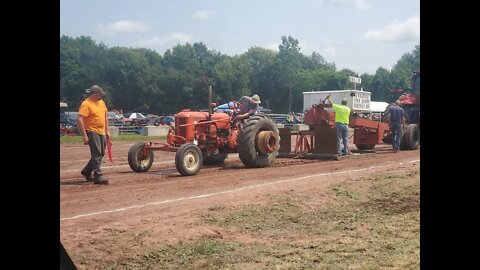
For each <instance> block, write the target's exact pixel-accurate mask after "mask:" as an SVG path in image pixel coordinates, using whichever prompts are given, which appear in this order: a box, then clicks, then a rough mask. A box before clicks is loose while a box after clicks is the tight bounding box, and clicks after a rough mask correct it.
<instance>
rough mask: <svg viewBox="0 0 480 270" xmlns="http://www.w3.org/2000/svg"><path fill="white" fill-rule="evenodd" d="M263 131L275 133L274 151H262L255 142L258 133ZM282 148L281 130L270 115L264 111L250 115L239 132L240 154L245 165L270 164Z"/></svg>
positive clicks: (262, 165)
mask: <svg viewBox="0 0 480 270" xmlns="http://www.w3.org/2000/svg"><path fill="white" fill-rule="evenodd" d="M261 131H272V132H274V133H275V146H274V151H273V152H271V153H266V154H265V153H262V152H260V151H259V148H258V146H257V145H256V143H255V141H256V140H255V137H256V135H257V134H258V133H259V132H261ZM279 148H280V136H279V131H278V128H277V126H276V125H275V123H274V122H273V121H272V119H271V118H270V117H268V116H267V115H266V114H264V113H257V114H255V115H252V116H250V118H248V119H247V121H246V123H245V124H243V126H242V129H241V130H240V133H239V134H238V156H239V157H240V160H241V161H242V163H243V165H245V166H246V167H248V168H262V167H267V166H270V165H271V164H272V163H273V162H274V161H275V158H276V157H277V156H278V149H279Z"/></svg>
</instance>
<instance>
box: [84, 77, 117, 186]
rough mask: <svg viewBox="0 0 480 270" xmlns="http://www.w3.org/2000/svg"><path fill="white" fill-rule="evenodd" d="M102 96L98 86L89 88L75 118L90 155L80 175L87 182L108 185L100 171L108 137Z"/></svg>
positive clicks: (108, 131)
mask: <svg viewBox="0 0 480 270" xmlns="http://www.w3.org/2000/svg"><path fill="white" fill-rule="evenodd" d="M104 96H105V91H103V89H102V88H101V87H100V86H98V85H94V86H92V87H90V89H89V91H88V97H87V99H85V100H84V101H83V102H82V104H81V105H80V109H79V111H78V117H77V127H78V131H79V132H80V135H82V136H83V144H85V145H87V144H88V146H89V147H90V155H91V158H90V160H89V161H88V163H87V165H86V166H85V167H84V168H83V170H82V171H81V174H82V175H83V176H84V177H85V179H87V181H93V183H94V184H108V180H107V179H105V178H103V176H102V170H101V165H102V158H103V156H104V155H105V148H106V145H107V136H110V130H109V127H108V117H107V111H108V109H107V106H106V105H105V102H104V101H103V100H102V98H103V97H104ZM92 173H93V177H92Z"/></svg>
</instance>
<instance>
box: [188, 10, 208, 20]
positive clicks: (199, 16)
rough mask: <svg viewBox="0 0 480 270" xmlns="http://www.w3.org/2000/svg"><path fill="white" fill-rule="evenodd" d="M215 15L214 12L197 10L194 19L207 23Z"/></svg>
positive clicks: (193, 15)
mask: <svg viewBox="0 0 480 270" xmlns="http://www.w3.org/2000/svg"><path fill="white" fill-rule="evenodd" d="M212 15H213V12H210V11H207V10H197V11H195V12H194V13H193V14H192V19H194V20H199V21H205V20H208V19H209V18H210V17H211V16H212Z"/></svg>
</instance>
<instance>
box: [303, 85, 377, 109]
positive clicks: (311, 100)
mask: <svg viewBox="0 0 480 270" xmlns="http://www.w3.org/2000/svg"><path fill="white" fill-rule="evenodd" d="M328 94H331V96H330V100H331V101H332V102H333V103H336V104H342V99H344V98H346V99H347V101H348V103H347V106H348V107H350V109H352V112H353V113H370V112H371V110H370V96H371V93H370V92H367V91H361V90H328V91H311V92H303V112H306V111H308V110H309V109H311V108H312V106H313V105H315V104H319V103H321V102H322V101H323V100H324V99H325V98H326V97H327V96H328Z"/></svg>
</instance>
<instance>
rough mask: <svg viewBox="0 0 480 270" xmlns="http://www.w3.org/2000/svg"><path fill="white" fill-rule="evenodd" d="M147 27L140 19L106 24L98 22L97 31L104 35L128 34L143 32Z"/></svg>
mask: <svg viewBox="0 0 480 270" xmlns="http://www.w3.org/2000/svg"><path fill="white" fill-rule="evenodd" d="M147 29H148V25H147V24H146V23H144V22H140V21H128V20H125V21H116V22H111V23H107V24H103V23H101V24H99V25H98V26H97V31H98V32H99V33H100V34H102V35H106V36H114V35H117V34H129V33H138V32H144V31H146V30H147Z"/></svg>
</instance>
